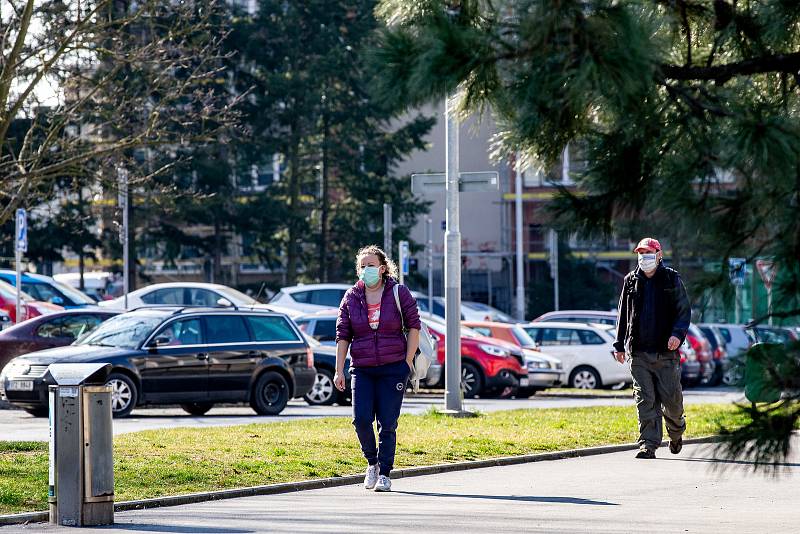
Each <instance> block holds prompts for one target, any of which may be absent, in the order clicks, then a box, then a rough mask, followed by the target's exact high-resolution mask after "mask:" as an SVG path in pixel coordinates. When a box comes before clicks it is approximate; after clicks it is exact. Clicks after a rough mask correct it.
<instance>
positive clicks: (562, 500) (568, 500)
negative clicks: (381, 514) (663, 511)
mask: <svg viewBox="0 0 800 534" xmlns="http://www.w3.org/2000/svg"><path fill="white" fill-rule="evenodd" d="M392 493H402V494H404V495H418V496H420V497H456V498H459V499H490V500H500V501H520V502H541V503H555V504H588V505H590V506H619V504H617V503H614V502H606V501H593V500H591V499H580V498H578V497H556V496H552V497H543V496H532V495H466V494H461V493H427V492H423V491H393V492H392Z"/></svg>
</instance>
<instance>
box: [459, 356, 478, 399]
mask: <svg viewBox="0 0 800 534" xmlns="http://www.w3.org/2000/svg"><path fill="white" fill-rule="evenodd" d="M461 389H462V390H464V397H466V398H468V399H472V398H474V397H476V396H478V395H480V394H481V391H483V374H482V373H481V371H480V369H478V367H477V366H475V365H474V364H471V363H469V362H461Z"/></svg>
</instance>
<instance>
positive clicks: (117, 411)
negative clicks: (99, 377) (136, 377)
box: [106, 373, 139, 417]
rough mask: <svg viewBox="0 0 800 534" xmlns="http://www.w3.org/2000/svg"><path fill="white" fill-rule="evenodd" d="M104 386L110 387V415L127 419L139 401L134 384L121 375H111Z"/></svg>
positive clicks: (137, 391)
mask: <svg viewBox="0 0 800 534" xmlns="http://www.w3.org/2000/svg"><path fill="white" fill-rule="evenodd" d="M106 385H107V386H111V415H113V416H114V417H127V416H128V414H130V413H131V412H132V411H133V409H134V408H135V407H136V402H137V401H138V400H139V390H138V389H137V387H136V384H134V383H133V380H131V379H130V378H129V377H128V376H126V375H123V374H122V373H111V374H110V375H108V379H106Z"/></svg>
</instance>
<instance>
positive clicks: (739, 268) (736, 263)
mask: <svg viewBox="0 0 800 534" xmlns="http://www.w3.org/2000/svg"><path fill="white" fill-rule="evenodd" d="M746 274H747V260H746V259H745V258H728V276H729V277H730V279H731V284H733V285H735V286H743V285H744V279H745V275H746Z"/></svg>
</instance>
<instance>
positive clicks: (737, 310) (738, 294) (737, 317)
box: [733, 285, 742, 324]
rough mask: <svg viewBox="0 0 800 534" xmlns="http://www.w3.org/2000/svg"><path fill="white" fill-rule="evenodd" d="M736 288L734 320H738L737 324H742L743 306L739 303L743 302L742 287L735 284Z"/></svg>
mask: <svg viewBox="0 0 800 534" xmlns="http://www.w3.org/2000/svg"><path fill="white" fill-rule="evenodd" d="M734 289H735V293H734V303H733V313H734V321H735V322H736V324H741V323H742V320H741V319H742V313H741V307H740V306H739V303H740V302H741V299H742V296H741V288H740V287H739V286H738V285H737V286H735V288H734Z"/></svg>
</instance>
